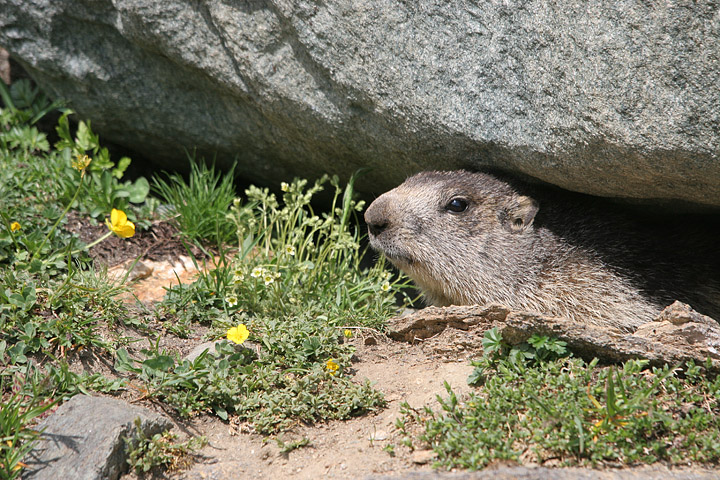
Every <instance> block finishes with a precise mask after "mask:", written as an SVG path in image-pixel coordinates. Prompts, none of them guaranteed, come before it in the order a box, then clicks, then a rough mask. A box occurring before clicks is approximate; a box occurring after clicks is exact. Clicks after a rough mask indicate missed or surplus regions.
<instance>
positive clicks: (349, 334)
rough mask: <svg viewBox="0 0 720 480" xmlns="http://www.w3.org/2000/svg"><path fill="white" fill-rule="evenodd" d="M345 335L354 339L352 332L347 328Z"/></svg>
mask: <svg viewBox="0 0 720 480" xmlns="http://www.w3.org/2000/svg"><path fill="white" fill-rule="evenodd" d="M343 335H345V338H350V337H352V330H350V329H349V328H346V329H345V331H343Z"/></svg>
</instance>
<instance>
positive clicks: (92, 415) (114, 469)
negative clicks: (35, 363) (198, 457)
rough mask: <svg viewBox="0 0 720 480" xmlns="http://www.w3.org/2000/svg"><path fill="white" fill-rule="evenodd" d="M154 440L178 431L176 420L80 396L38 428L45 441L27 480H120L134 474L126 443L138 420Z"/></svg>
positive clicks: (35, 452)
mask: <svg viewBox="0 0 720 480" xmlns="http://www.w3.org/2000/svg"><path fill="white" fill-rule="evenodd" d="M138 417H139V418H140V422H141V423H140V428H141V429H142V430H143V432H145V435H148V436H152V435H154V434H156V433H159V432H162V431H164V430H168V429H170V428H172V426H173V424H172V422H171V421H170V420H168V419H167V418H165V417H163V416H162V415H158V414H156V413H154V412H152V411H150V410H148V409H146V408H142V407H137V406H134V405H130V404H128V403H126V402H123V401H121V400H116V399H114V398H108V397H91V396H88V395H77V396H75V397H73V398H72V399H70V400H69V401H67V402H66V403H64V404H63V405H61V406H60V408H58V409H57V411H55V413H53V414H52V415H51V416H50V417H48V418H47V419H46V420H44V421H43V422H41V423H40V425H38V430H40V431H42V432H43V433H42V436H41V440H40V442H39V443H38V445H37V446H36V447H35V450H33V452H32V454H31V456H30V458H29V459H28V460H27V464H28V468H27V470H25V472H24V475H23V478H24V479H32V480H59V479H73V480H100V479H102V480H115V479H117V478H118V477H120V475H121V474H122V473H123V472H126V471H127V470H128V464H127V463H126V461H125V460H126V456H125V440H124V439H125V438H127V437H130V436H134V435H135V425H134V422H135V419H136V418H138Z"/></svg>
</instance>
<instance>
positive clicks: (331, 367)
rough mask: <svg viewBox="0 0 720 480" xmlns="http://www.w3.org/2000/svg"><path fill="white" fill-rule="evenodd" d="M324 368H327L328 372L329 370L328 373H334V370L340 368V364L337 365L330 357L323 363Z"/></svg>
mask: <svg viewBox="0 0 720 480" xmlns="http://www.w3.org/2000/svg"><path fill="white" fill-rule="evenodd" d="M325 368H327V370H328V372H330V375H335V372H337V371H338V369H339V368H340V366H339V365H338V364H337V363H335V362H334V361H333V359H332V358H331V359H330V360H328V361H327V363H326V364H325Z"/></svg>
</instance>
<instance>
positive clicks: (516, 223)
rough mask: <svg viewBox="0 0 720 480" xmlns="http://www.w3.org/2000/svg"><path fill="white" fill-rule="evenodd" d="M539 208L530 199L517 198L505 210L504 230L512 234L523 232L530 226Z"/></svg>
mask: <svg viewBox="0 0 720 480" xmlns="http://www.w3.org/2000/svg"><path fill="white" fill-rule="evenodd" d="M539 208H540V206H539V205H538V203H537V202H536V201H535V200H534V199H533V198H530V197H525V196H522V197H517V198H515V199H514V201H513V202H512V204H510V205H509V206H508V208H507V215H506V216H505V228H506V229H507V230H508V231H510V232H513V233H519V232H523V231H525V230H527V229H529V228H530V227H531V226H532V223H533V220H535V215H536V214H537V212H538V209H539Z"/></svg>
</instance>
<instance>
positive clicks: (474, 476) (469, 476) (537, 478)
mask: <svg viewBox="0 0 720 480" xmlns="http://www.w3.org/2000/svg"><path fill="white" fill-rule="evenodd" d="M717 478H718V472H717V471H712V470H701V469H697V470H668V469H665V468H643V469H628V470H606V471H599V470H591V469H583V468H563V469H559V468H558V469H553V468H539V467H535V468H534V467H502V468H497V469H494V468H490V469H487V470H484V471H482V472H463V473H435V472H427V473H425V472H423V473H411V474H408V475H401V476H392V477H386V476H372V477H367V480H390V479H393V480H656V479H663V480H714V479H717Z"/></svg>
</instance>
